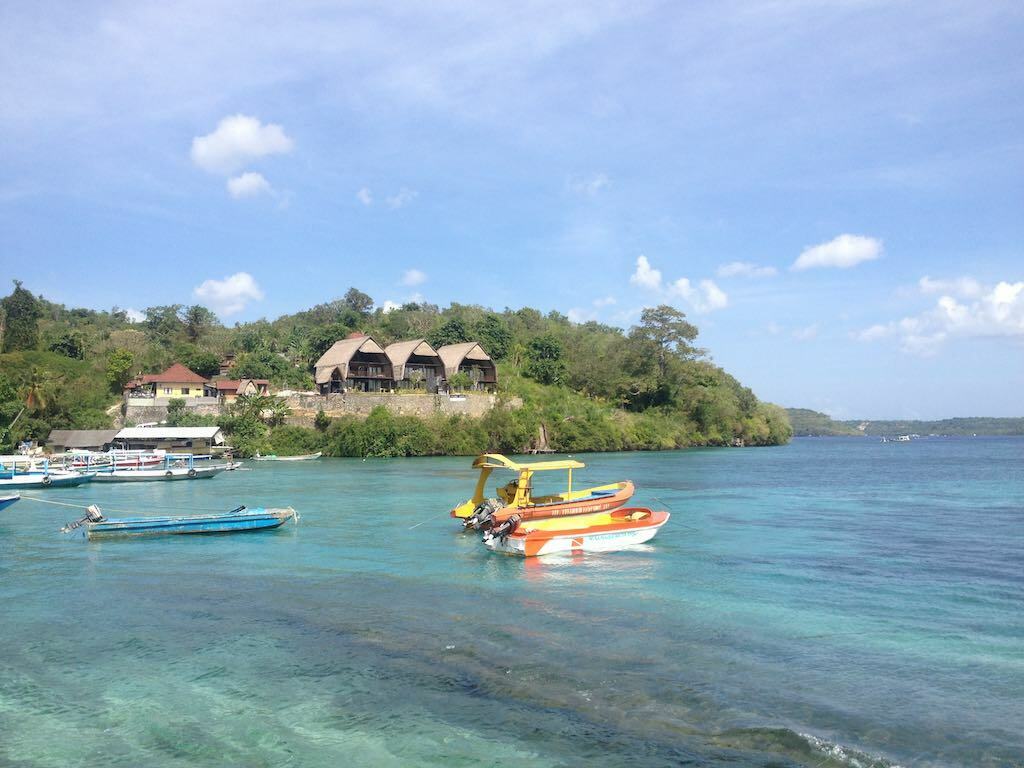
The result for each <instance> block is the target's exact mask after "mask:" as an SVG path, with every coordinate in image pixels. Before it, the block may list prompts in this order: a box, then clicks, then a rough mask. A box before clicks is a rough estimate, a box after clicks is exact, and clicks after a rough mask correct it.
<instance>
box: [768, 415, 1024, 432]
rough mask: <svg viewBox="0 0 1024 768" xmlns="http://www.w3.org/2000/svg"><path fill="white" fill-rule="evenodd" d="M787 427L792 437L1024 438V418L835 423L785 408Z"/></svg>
mask: <svg viewBox="0 0 1024 768" xmlns="http://www.w3.org/2000/svg"><path fill="white" fill-rule="evenodd" d="M786 413H787V414H788V416H789V423H790V424H791V425H792V427H793V435H794V436H795V437H840V436H860V437H865V436H866V437H883V436H886V437H887V436H891V435H949V436H956V437H963V436H968V437H970V436H972V435H989V436H1011V435H1016V436H1020V435H1024V418H995V417H989V416H969V417H963V418H955V419H939V420H937V421H922V420H918V419H895V420H882V421H870V420H867V419H851V420H844V421H836V420H835V419H833V418H832V417H830V416H829V415H828V414H825V413H820V412H819V411H812V410H810V409H808V408H787V409H786Z"/></svg>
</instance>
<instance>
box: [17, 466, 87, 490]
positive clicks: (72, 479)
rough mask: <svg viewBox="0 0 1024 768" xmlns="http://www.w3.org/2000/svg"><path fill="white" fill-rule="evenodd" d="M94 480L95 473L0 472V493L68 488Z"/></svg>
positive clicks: (56, 470) (58, 471)
mask: <svg viewBox="0 0 1024 768" xmlns="http://www.w3.org/2000/svg"><path fill="white" fill-rule="evenodd" d="M94 479H96V473H95V472H65V471H64V470H59V469H55V470H48V471H45V472H44V471H42V470H40V471H32V472H17V473H16V472H3V471H0V491H5V490H8V489H20V488H28V489H35V488H69V487H73V486H76V485H81V484H82V483H88V482H89V481H90V480H94Z"/></svg>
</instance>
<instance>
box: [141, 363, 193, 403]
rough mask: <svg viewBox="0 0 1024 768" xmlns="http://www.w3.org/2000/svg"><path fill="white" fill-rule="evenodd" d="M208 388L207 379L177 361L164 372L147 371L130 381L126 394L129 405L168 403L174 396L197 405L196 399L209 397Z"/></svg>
mask: <svg viewBox="0 0 1024 768" xmlns="http://www.w3.org/2000/svg"><path fill="white" fill-rule="evenodd" d="M206 389H207V381H206V379H204V378H203V377H202V376H200V375H199V374H198V373H196V372H195V371H192V370H189V369H188V368H186V367H185V366H184V365H182V364H181V363H175V364H174V365H172V366H171V367H170V368H168V369H167V370H166V371H163V372H162V373H147V374H145V375H143V376H139V377H138V378H136V379H134V380H132V381H129V382H128V383H127V384H126V385H125V388H124V396H125V398H127V400H128V404H129V405H146V404H149V405H166V404H167V401H168V400H170V399H172V398H180V399H183V400H185V401H186V403H189V404H192V405H195V404H197V403H196V401H198V400H200V399H201V398H205V397H208V395H207V392H206ZM140 400H141V401H145V402H139V401H140ZM207 402H209V401H207Z"/></svg>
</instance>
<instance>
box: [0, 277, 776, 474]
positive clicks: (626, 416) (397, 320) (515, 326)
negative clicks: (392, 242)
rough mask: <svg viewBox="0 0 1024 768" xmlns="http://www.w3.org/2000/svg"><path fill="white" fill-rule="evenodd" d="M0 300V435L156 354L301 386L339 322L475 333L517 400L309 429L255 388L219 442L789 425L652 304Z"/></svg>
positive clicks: (567, 435) (684, 442)
mask: <svg viewBox="0 0 1024 768" xmlns="http://www.w3.org/2000/svg"><path fill="white" fill-rule="evenodd" d="M0 310H2V313H3V320H4V326H3V327H4V334H3V350H4V354H3V355H0V441H2V442H3V443H4V444H5V446H6V447H7V448H9V447H10V446H11V445H12V444H13V443H15V442H16V441H17V440H20V439H26V438H34V439H43V438H45V436H46V434H47V433H48V431H49V430H50V429H52V428H58V427H100V426H105V425H108V424H109V421H110V420H109V417H108V416H107V415H106V413H105V409H106V408H109V407H110V406H112V405H116V404H117V403H118V398H119V393H120V391H121V387H122V386H123V385H124V383H125V382H126V381H127V380H128V379H129V378H131V377H133V376H134V375H137V374H138V373H140V372H145V373H152V372H156V371H159V370H162V369H163V368H165V367H166V366H168V365H169V364H170V363H172V362H181V363H183V364H184V365H186V366H188V367H189V368H191V369H192V370H194V371H196V372H197V373H199V374H202V375H203V376H207V377H208V376H213V375H215V374H216V373H217V370H218V367H219V363H220V360H221V359H222V358H223V357H224V356H225V355H229V354H230V355H234V356H235V363H236V364H235V367H234V368H233V369H232V376H233V377H234V378H265V379H269V380H270V381H271V382H272V383H273V385H275V386H277V387H279V388H291V389H311V388H312V387H313V378H312V375H311V372H312V366H313V363H314V362H315V361H316V360H317V359H318V358H319V357H320V356H321V355H322V354H323V353H324V351H326V350H327V349H328V348H329V347H330V346H331V345H332V344H333V343H334V342H335V341H337V340H338V339H344V338H346V337H347V336H348V335H349V334H351V333H352V332H354V331H358V332H361V333H365V334H368V335H370V336H372V337H373V338H374V339H375V340H377V341H378V342H379V343H380V344H382V345H387V344H389V343H392V342H394V341H398V340H406V339H414V338H421V337H422V338H426V339H427V340H428V341H429V342H430V343H431V344H432V345H434V346H441V345H445V344H454V343H458V342H462V341H470V340H473V341H478V342H480V344H481V345H483V347H484V348H485V349H486V350H487V351H488V352H489V353H490V355H491V357H492V358H494V359H495V360H496V361H497V363H498V370H499V383H498V395H499V400H503V399H507V398H508V397H511V396H516V397H518V398H521V400H522V401H523V406H522V407H521V408H516V409H513V408H507V407H501V406H499V407H498V408H496V409H495V410H494V411H492V412H491V413H490V414H488V415H487V416H486V417H483V418H480V419H469V418H466V417H440V416H438V417H437V418H430V419H419V418H415V417H398V416H393V415H391V414H389V413H388V412H386V411H385V412H383V413H378V412H374V414H372V415H371V417H370V418H368V419H364V420H359V419H356V418H348V417H341V418H336V419H334V420H333V423H331V422H332V420H330V419H326V418H325V419H322V420H320V423H319V424H318V427H319V429H317V430H310V429H301V428H298V427H285V426H281V423H282V421H283V418H282V414H281V413H280V412H277V413H275V414H274V415H272V416H271V417H270V418H267V417H266V415H265V414H266V413H267V409H266V408H265V407H262V408H261V407H258V406H259V405H260V404H259V403H256V404H253V403H250V404H249V406H248V407H242V406H243V405H244V404H242V405H240V406H239V407H238V408H235V409H234V410H233V411H232V412H231V413H230V414H228V415H226V416H224V417H223V418H221V419H219V422H220V423H221V425H222V426H223V427H224V428H225V430H226V431H228V433H229V435H230V437H231V441H232V443H233V444H235V445H237V446H239V447H240V448H242V450H243V452H244V451H250V450H256V449H260V450H279V451H281V452H287V451H288V450H289V449H290V448H292V447H294V448H295V449H296V450H298V448H299V447H302V448H308V447H312V446H315V447H316V449H318V450H319V449H322V450H325V451H326V452H328V453H330V454H335V455H414V454H421V453H422V454H440V453H460V454H461V453H477V452H482V451H485V450H492V449H493V450H503V451H509V452H511V451H518V450H522V449H523V448H526V447H528V446H530V445H531V444H532V443H533V442H535V440H536V437H537V435H538V433H539V432H540V430H541V429H542V428H543V429H544V431H545V432H546V434H547V439H548V443H549V445H550V447H551V448H553V449H555V450H561V451H601V450H657V449H666V448H680V447H685V446H691V445H730V444H732V443H733V442H734V441H742V442H743V443H744V444H746V445H775V444H780V443H784V442H786V441H788V440H789V437H790V435H791V430H790V426H789V422H788V420H787V418H786V414H785V412H784V411H783V410H782V409H781V408H778V407H777V406H774V405H771V404H768V403H762V402H760V401H758V399H757V397H756V396H755V395H754V393H753V392H752V391H751V390H750V389H749V388H747V387H744V386H743V385H742V384H740V382H738V381H737V380H736V379H735V378H733V377H732V376H730V375H729V374H728V373H726V372H725V371H724V370H722V369H721V368H719V367H717V366H715V365H714V364H713V363H711V362H710V361H709V360H708V359H707V358H706V356H705V353H704V352H703V350H700V349H698V348H697V347H696V346H694V341H695V340H696V338H697V335H698V329H697V328H696V327H695V326H694V325H692V324H691V323H689V322H688V321H687V320H686V317H685V315H683V313H682V312H679V311H678V310H675V309H674V308H672V307H668V306H662V307H657V308H653V309H648V310H645V311H644V313H643V317H642V319H641V322H640V323H639V324H638V325H637V326H635V327H633V328H631V329H630V330H629V331H628V332H624V331H623V330H621V329H619V328H614V327H611V326H605V325H600V324H598V323H594V322H590V323H585V324H575V323H572V322H570V321H569V319H568V318H567V317H565V316H564V315H561V314H559V313H557V312H551V313H548V314H546V315H545V314H542V313H541V312H539V311H538V310H536V309H530V308H523V309H518V310H510V309H506V310H504V311H502V312H496V311H493V310H490V309H486V308H484V307H479V306H471V305H462V304H452V305H451V306H449V307H447V308H445V309H441V308H439V307H437V306H434V305H430V304H406V305H404V306H402V307H399V308H395V309H391V310H390V311H384V310H383V309H381V308H374V301H373V299H372V298H371V297H370V296H367V295H366V294H364V293H362V292H361V291H358V290H356V289H354V288H353V289H351V290H349V291H348V293H346V294H345V296H344V298H342V299H338V300H336V301H332V302H329V303H325V304H320V305H317V306H315V307H312V308H311V309H308V310H305V311H302V312H298V313H296V314H293V315H285V316H282V317H279V318H277V319H276V320H273V321H268V320H259V321H256V322H251V323H243V324H237V325H235V326H234V327H230V328H229V327H225V326H224V325H222V324H221V323H220V322H219V321H218V319H217V318H216V317H215V316H214V315H213V314H212V313H211V312H209V310H207V309H205V308H204V307H201V306H192V307H185V306H182V305H168V306H159V307H150V308H149V309H147V310H146V311H145V319H144V320H142V321H141V322H137V323H133V322H131V321H130V320H129V319H128V317H127V315H126V313H125V312H123V311H120V310H118V309H117V308H116V307H115V308H114V309H113V310H111V311H109V312H108V311H95V310H91V309H69V308H67V307H64V306H62V305H59V304H54V303H52V302H48V301H46V300H45V299H42V298H41V297H37V296H33V295H32V294H31V293H30V292H29V291H27V290H25V289H24V288H22V287H21V286H20V284H17V283H16V287H15V290H14V292H13V293H12V294H11V295H9V296H7V297H6V298H4V299H3V300H2V302H0ZM453 380H454V377H453ZM264 405H265V404H264ZM23 409H24V412H23V413H22V416H21V417H20V419H19V420H18V421H17V423H16V424H14V426H13V428H11V423H12V421H13V420H14V418H15V417H16V416H17V414H18V413H19V412H21V411H22V410H23ZM173 418H174V419H175V421H176V422H177V423H186V422H188V421H196V420H203V419H206V420H209V419H210V418H211V417H193V416H190V415H189V414H188V413H184V412H176V413H175V414H174V416H173Z"/></svg>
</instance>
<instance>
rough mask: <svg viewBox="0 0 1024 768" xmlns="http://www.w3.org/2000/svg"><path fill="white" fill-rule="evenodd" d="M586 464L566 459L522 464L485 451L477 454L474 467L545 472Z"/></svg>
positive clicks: (580, 467) (577, 467) (579, 466)
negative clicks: (479, 454)
mask: <svg viewBox="0 0 1024 768" xmlns="http://www.w3.org/2000/svg"><path fill="white" fill-rule="evenodd" d="M585 466H587V465H586V464H584V463H583V462H582V461H574V460H572V459H566V460H563V461H535V462H531V463H529V464H520V463H518V462H515V461H512V460H511V459H509V458H506V457H505V456H502V455H501V454H500V453H485V454H483V455H481V456H477V457H476V460H475V461H474V462H473V468H474V469H510V470H512V471H513V472H524V471H529V472H544V471H546V470H552V469H562V470H565V469H583V468H584V467H585Z"/></svg>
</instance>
